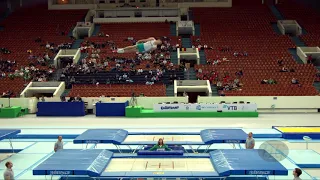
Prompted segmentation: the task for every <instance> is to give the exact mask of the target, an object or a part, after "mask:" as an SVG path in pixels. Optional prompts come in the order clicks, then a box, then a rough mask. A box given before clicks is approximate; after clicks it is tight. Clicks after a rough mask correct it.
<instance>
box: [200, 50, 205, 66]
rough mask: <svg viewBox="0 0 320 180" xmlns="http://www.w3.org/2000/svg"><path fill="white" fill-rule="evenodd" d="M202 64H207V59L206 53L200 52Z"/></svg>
mask: <svg viewBox="0 0 320 180" xmlns="http://www.w3.org/2000/svg"><path fill="white" fill-rule="evenodd" d="M199 56H200V64H207V57H206V53H205V52H204V51H199Z"/></svg>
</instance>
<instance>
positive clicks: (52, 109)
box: [37, 102, 86, 116]
mask: <svg viewBox="0 0 320 180" xmlns="http://www.w3.org/2000/svg"><path fill="white" fill-rule="evenodd" d="M37 106H38V112H37V116H85V114H86V113H85V105H84V102H38V105H37Z"/></svg>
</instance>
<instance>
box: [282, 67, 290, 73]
mask: <svg viewBox="0 0 320 180" xmlns="http://www.w3.org/2000/svg"><path fill="white" fill-rule="evenodd" d="M280 72H289V69H288V68H287V67H285V66H283V67H282V68H281V70H280Z"/></svg>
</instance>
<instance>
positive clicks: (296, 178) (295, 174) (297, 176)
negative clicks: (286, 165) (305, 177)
mask: <svg viewBox="0 0 320 180" xmlns="http://www.w3.org/2000/svg"><path fill="white" fill-rule="evenodd" d="M292 174H293V177H294V178H293V180H301V178H300V176H301V174H302V171H301V169H299V168H295V169H294V170H293V173H292Z"/></svg>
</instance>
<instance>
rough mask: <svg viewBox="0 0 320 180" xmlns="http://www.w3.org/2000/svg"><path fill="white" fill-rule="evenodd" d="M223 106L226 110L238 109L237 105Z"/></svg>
mask: <svg viewBox="0 0 320 180" xmlns="http://www.w3.org/2000/svg"><path fill="white" fill-rule="evenodd" d="M223 107H224V108H227V109H228V110H231V111H236V110H238V107H237V106H228V105H224V106H223Z"/></svg>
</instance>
